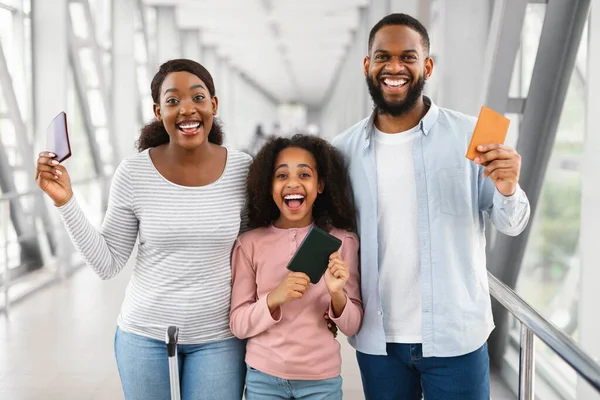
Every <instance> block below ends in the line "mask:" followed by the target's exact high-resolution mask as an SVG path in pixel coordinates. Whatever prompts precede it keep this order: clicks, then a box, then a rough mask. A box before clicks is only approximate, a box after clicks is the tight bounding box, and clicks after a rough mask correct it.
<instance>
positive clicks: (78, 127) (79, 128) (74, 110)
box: [66, 69, 96, 181]
mask: <svg viewBox="0 0 600 400" xmlns="http://www.w3.org/2000/svg"><path fill="white" fill-rule="evenodd" d="M74 88H75V83H74V82H73V72H72V70H71V69H69V87H68V90H67V115H68V119H69V121H68V122H69V139H70V141H71V149H72V152H73V155H72V156H71V158H70V159H68V160H67V161H66V167H67V168H68V169H69V174H70V176H71V180H73V181H81V180H83V179H88V178H92V177H94V176H96V173H95V170H94V163H93V159H92V153H91V151H90V144H89V139H88V134H87V132H86V130H85V124H84V119H83V114H82V111H81V107H80V105H79V99H78V98H77V95H76V93H75V89H74Z"/></svg>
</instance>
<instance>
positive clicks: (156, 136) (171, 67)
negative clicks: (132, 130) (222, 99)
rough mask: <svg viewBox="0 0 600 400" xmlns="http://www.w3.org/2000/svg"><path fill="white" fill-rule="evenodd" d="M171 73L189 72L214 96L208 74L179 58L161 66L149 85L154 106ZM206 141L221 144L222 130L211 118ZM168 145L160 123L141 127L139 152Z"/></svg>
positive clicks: (205, 70) (194, 64)
mask: <svg viewBox="0 0 600 400" xmlns="http://www.w3.org/2000/svg"><path fill="white" fill-rule="evenodd" d="M172 72H189V73H190V74H194V75H196V76H197V77H198V78H200V79H201V80H202V82H204V83H205V84H206V88H207V89H208V93H210V97H211V98H212V97H213V96H214V95H215V93H216V92H215V83H214V81H213V78H212V76H211V75H210V72H208V70H207V69H206V68H204V67H203V66H202V65H200V64H199V63H197V62H196V61H192V60H187V59H184V58H179V59H175V60H169V61H167V62H165V63H164V64H162V65H161V66H160V68H159V69H158V72H157V73H156V75H154V78H152V83H150V91H151V92H152V100H153V101H154V104H160V87H161V86H162V84H163V82H164V80H165V79H166V78H167V75H169V74H170V73H172ZM208 141H209V142H211V143H214V144H218V145H221V144H223V129H222V127H221V124H220V122H219V121H218V120H217V119H216V118H213V123H212V127H211V129H210V132H209V133H208ZM165 143H169V134H168V133H167V130H166V129H165V126H164V125H163V123H162V122H161V121H152V122H150V123H149V124H146V125H144V127H142V132H141V134H140V138H139V139H138V142H137V148H138V150H139V151H143V150H146V149H148V148H150V147H157V146H160V145H161V144H165Z"/></svg>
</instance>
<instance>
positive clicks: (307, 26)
mask: <svg viewBox="0 0 600 400" xmlns="http://www.w3.org/2000/svg"><path fill="white" fill-rule="evenodd" d="M144 3H145V4H148V5H159V4H160V5H165V4H175V5H177V9H176V10H177V11H176V15H177V23H178V25H179V27H180V28H199V29H200V30H201V38H202V42H203V44H205V45H214V46H216V48H217V52H218V54H219V55H220V56H221V57H223V58H226V59H228V61H229V63H230V64H231V65H233V66H234V67H235V68H237V69H239V70H241V71H243V72H244V73H245V74H247V75H248V76H249V77H250V78H251V79H253V80H254V81H255V82H256V83H257V84H259V85H260V86H261V87H262V88H263V89H265V90H266V91H267V92H269V93H271V94H272V95H273V96H274V97H275V98H277V99H279V100H280V101H284V102H288V101H297V102H302V103H305V104H308V105H318V104H320V103H321V101H322V99H323V97H324V95H325V92H326V91H327V90H328V89H329V88H330V86H331V82H332V80H333V79H334V76H335V74H336V72H337V68H338V66H339V63H340V60H341V58H342V57H343V56H344V55H345V53H346V48H347V46H348V45H349V43H350V41H351V40H352V32H353V31H354V30H355V29H356V28H357V27H358V24H359V8H360V7H364V6H366V5H368V4H369V3H370V0H144Z"/></svg>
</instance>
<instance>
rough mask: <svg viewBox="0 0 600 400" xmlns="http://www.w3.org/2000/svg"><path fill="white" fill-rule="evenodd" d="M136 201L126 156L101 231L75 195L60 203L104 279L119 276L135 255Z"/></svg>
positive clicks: (86, 254)
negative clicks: (134, 202)
mask: <svg viewBox="0 0 600 400" xmlns="http://www.w3.org/2000/svg"><path fill="white" fill-rule="evenodd" d="M132 202H133V188H132V184H131V179H130V174H129V171H128V168H127V160H124V161H123V162H122V163H121V164H120V165H119V167H118V168H117V170H116V171H115V174H114V177H113V182H112V186H111V190H110V196H109V201H108V209H107V211H106V215H105V217H104V221H103V223H102V229H101V230H100V232H98V231H97V230H96V228H95V227H94V226H93V225H92V224H91V223H90V221H89V220H88V219H87V217H86V216H85V214H84V213H83V211H82V210H81V208H80V206H79V204H78V203H77V199H76V198H75V196H73V198H71V200H70V201H69V202H68V203H67V204H65V205H64V206H62V207H58V211H59V213H60V215H61V217H62V220H63V222H64V224H65V227H66V229H67V232H68V233H69V236H70V237H71V240H72V241H73V243H74V244H75V247H76V248H77V250H78V251H79V252H80V253H81V254H82V256H83V258H84V260H85V261H86V263H87V264H88V265H89V266H90V267H91V268H92V269H93V270H94V272H95V273H96V274H97V275H98V276H99V277H100V278H102V279H110V278H113V277H115V276H116V275H117V274H118V273H119V272H120V271H121V270H122V269H123V267H124V266H125V264H126V263H127V260H128V259H129V257H130V256H131V252H132V250H133V246H134V244H135V240H136V238H137V234H138V219H137V217H136V215H135V213H134V210H133V204H132Z"/></svg>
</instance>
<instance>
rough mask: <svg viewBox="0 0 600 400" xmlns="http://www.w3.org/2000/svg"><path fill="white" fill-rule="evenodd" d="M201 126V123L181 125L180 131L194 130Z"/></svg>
mask: <svg viewBox="0 0 600 400" xmlns="http://www.w3.org/2000/svg"><path fill="white" fill-rule="evenodd" d="M199 126H200V122H194V123H189V124H179V128H180V129H193V128H197V127H199Z"/></svg>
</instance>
